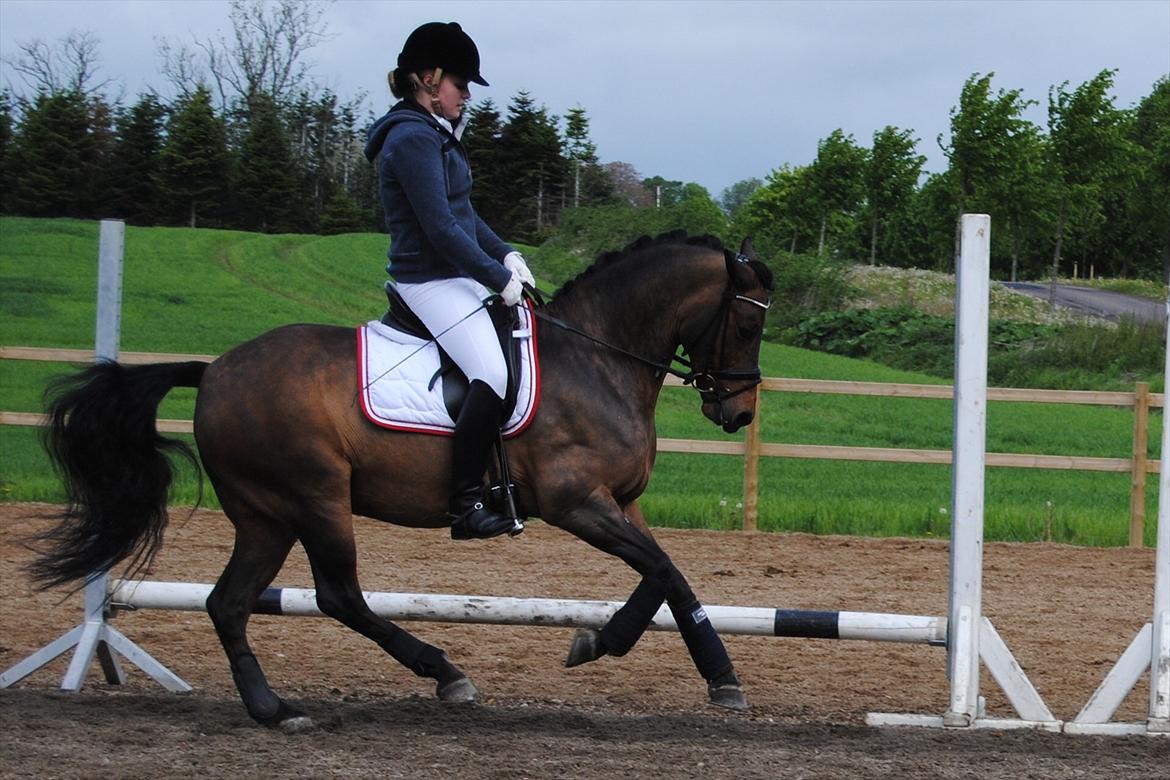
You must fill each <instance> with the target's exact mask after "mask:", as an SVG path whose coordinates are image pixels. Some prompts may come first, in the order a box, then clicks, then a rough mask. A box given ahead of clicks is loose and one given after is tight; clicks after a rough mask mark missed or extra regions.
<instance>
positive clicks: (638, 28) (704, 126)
mask: <svg viewBox="0 0 1170 780" xmlns="http://www.w3.org/2000/svg"><path fill="white" fill-rule="evenodd" d="M327 19H328V29H329V32H330V35H331V37H330V39H329V40H328V41H327V42H325V43H322V44H321V45H319V46H318V47H317V48H315V49H313V50H312V51H311V52H310V53H309V60H310V61H311V62H312V64H313V69H314V73H315V75H316V77H317V79H318V80H319V81H320V82H321V83H323V84H325V85H327V86H329V87H331V88H332V89H334V90H335V91H336V92H337V93H338V94H339V95H341V96H342V97H343V98H348V97H352V96H354V95H356V94H357V93H358V91H359V90H363V91H365V92H366V93H367V95H368V96H369V98H368V100H367V106H368V107H369V108H370V110H371V111H376V112H377V113H379V114H380V113H381V112H382V111H383V110H384V109H385V108H386V107H387V106H388V105H389V103H390V95H389V91H388V90H387V88H386V85H385V84H386V82H385V75H386V71H387V69H388V68H389V67H390V66H391V65H392V64H393V62H394V59H395V57H396V56H397V53H398V51H399V49H400V48H401V45H402V42H403V40H404V39H405V37H406V35H407V34H408V33H409V32H410V31H411V30H412V29H414V27H415V26H417V25H418V24H420V23H422V22H426V21H435V20H438V21H451V20H454V21H458V22H460V23H461V24H462V25H463V27H464V29H465V30H466V31H467V32H468V33H469V34H470V35H471V36H472V37H473V38H474V39H475V41H476V43H477V44H478V45H479V50H480V55H481V58H482V61H483V67H482V71H483V74H484V76H485V77H486V78H487V80H488V81H490V82H491V87H479V88H477V89H476V90H475V91H474V93H473V99H474V100H477V101H478V100H482V99H483V98H486V97H490V98H492V99H493V100H494V101H495V102H496V104H497V105H498V106H500V107H501V108H504V107H506V106H507V104H508V102H509V100H510V99H511V97H512V96H513V95H514V94H515V93H516V92H518V91H519V90H527V91H529V92H530V93H531V94H532V96H533V97H534V98H535V99H536V100H537V102H538V103H541V104H543V105H545V106H547V108H548V109H549V110H550V111H551V112H553V113H555V114H563V113H564V112H565V111H566V110H567V109H569V108H571V107H573V106H574V105H580V106H582V107H584V108H585V109H586V112H587V114H588V116H589V118H590V121H591V130H592V137H593V140H594V142H595V143H596V144H597V147H598V152H599V154H600V156H601V159H602V161H603V162H610V161H615V160H621V161H625V162H629V163H631V164H633V165H634V167H636V168H637V169H638V171H639V172H640V173H641V174H642V175H643V176H652V175H660V176H664V177H666V178H667V179H678V180H681V181H695V182H698V183H700V184H702V185H703V186H705V187H707V189H708V190H710V191H711V194H712V195H714V196H716V197H718V195H719V193H720V192H721V191H722V190H723V188H724V187H727V186H728V185H730V184H732V183H734V182H736V181H739V180H741V179H745V178H749V177H753V176H754V177H758V178H761V179H762V178H764V177H766V176H767V174H768V173H769V172H770V171H771V170H772V169H774V168H776V167H778V166H780V165H782V164H785V163H788V164H791V165H804V164H807V163H809V162H810V161H811V160H812V159H813V157H814V156H815V155H816V144H817V141H818V140H819V139H821V138H824V137H825V136H827V135H828V134H829V133H831V132H832V131H833V130H834V129H836V128H842V129H844V130H845V132H847V133H851V134H852V135H853V136H854V138H855V139H856V141H857V142H858V143H859V144H862V145H869V143H870V142H871V140H872V136H873V133H874V131H875V130H879V129H881V128H882V127H884V126H885V125H888V124H889V125H895V126H898V127H902V128H911V129H913V130H914V131H915V135H916V136H917V137H918V138H919V139H921V140H920V143H919V151H920V153H922V154H924V155H926V157H927V169H928V170H930V171H939V170H941V169H942V168H943V167H944V166H945V161H944V159H943V156H942V154H941V152H940V151H939V148H938V144H937V142H936V138H937V136H938V135H939V134H940V133H946V132H947V130H948V122H949V116H948V112H949V110H950V109H951V107H952V106H954V105H955V104H956V103H957V101H958V95H959V90H960V89H961V87H962V84H963V82H964V80H965V79H966V78H967V77H968V76H970V75H971V74H972V73H975V72H979V73H986V72H988V71H994V72H995V74H996V76H995V80H994V82H993V83H994V85H995V87H996V88H1004V89H1021V90H1023V93H1024V96H1025V97H1026V98H1030V99H1033V100H1036V101H1039V103H1040V105H1039V106H1038V107H1035V108H1033V109H1031V110H1030V113H1029V117H1030V118H1031V119H1032V120H1033V121H1035V122H1037V123H1038V124H1040V125H1042V126H1043V124H1044V121H1045V107H1046V104H1047V94H1048V88H1049V87H1050V86H1052V85H1053V84H1060V83H1061V82H1064V81H1068V82H1071V84H1072V85H1074V86H1075V85H1078V84H1080V83H1082V82H1084V81H1087V80H1088V79H1090V78H1092V77H1093V76H1094V75H1096V74H1097V73H1098V72H1099V71H1101V70H1102V69H1104V68H1116V69H1117V70H1118V74H1117V77H1116V82H1115V91H1114V94H1115V97H1116V99H1117V105H1118V106H1120V107H1130V106H1133V105H1135V104H1136V103H1137V102H1138V101H1139V100H1140V99H1141V98H1142V97H1143V96H1145V95H1147V94H1149V92H1150V90H1151V87H1152V85H1153V84H1154V82H1155V81H1156V80H1157V79H1158V78H1159V77H1162V76H1165V75H1166V74H1167V73H1168V72H1170V0H1111V1H1109V2H1097V1H1096V0H1092V1H1085V2H1070V1H1068V0H1047V1H1046V2H1023V1H1021V2H995V1H993V0H984V1H983V2H957V1H956V2H883V1H880V0H870V1H868V2H854V1H847V0H837V1H835V2H815V3H813V2H699V1H697V0H696V1H692V2H616V1H613V2H570V1H569V0H561V1H559V2H558V1H554V0H543V1H541V2H487V1H483V0H481V1H480V2H443V3H436V2H421V3H415V2H382V1H380V0H337V2H334V3H333V4H332V6H331V7H330V8H329V11H328V13H327ZM228 29H229V26H228V9H227V3H226V2H221V0H0V57H3V58H11V57H13V56H14V54H16V53H17V52H16V48H15V46H16V43H17V42H26V41H30V40H33V39H41V40H44V41H46V42H48V43H52V42H54V41H56V40H58V39H60V38H61V37H63V36H64V35H66V34H68V33H69V32H70V31H71V30H77V31H91V32H93V33H94V34H95V35H96V36H97V37H98V39H99V40H100V42H101V48H100V51H101V56H102V74H103V75H105V76H109V77H114V78H115V79H117V80H118V81H120V82H122V83H124V84H125V85H126V92H127V95H128V97H129V98H131V99H132V98H134V97H135V96H136V95H137V94H139V93H140V92H142V91H144V90H146V89H147V88H148V87H154V88H155V89H157V90H158V91H160V92H162V93H164V94H168V93H169V88H168V86H167V85H166V83H165V82H164V80H163V79H162V78H161V77H160V76H159V75H158V74H157V69H158V65H159V58H158V55H157V45H156V41H157V40H158V39H164V38H165V39H167V40H169V41H171V42H173V43H176V44H178V43H188V44H189V43H190V42H191V41H192V40H193V39H194V38H195V37H198V38H208V37H215V36H217V35H218V33H219V32H225V33H226V32H227V30H228ZM0 83H3V84H10V85H12V86H13V87H14V88H17V89H18V91H23V86H22V85H21V82H19V80H18V78H17V77H16V75H15V74H14V73H13V72H12V70H11V68H9V67H7V66H3V65H0Z"/></svg>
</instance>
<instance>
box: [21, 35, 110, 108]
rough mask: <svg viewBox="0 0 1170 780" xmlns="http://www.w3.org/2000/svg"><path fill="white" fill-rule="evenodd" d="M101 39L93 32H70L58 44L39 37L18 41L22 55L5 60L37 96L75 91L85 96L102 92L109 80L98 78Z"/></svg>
mask: <svg viewBox="0 0 1170 780" xmlns="http://www.w3.org/2000/svg"><path fill="white" fill-rule="evenodd" d="M98 45H99V41H98V38H97V36H96V35H94V34H93V33H92V32H88V31H85V32H71V33H69V34H68V35H66V36H65V37H64V38H62V39H60V40H59V41H57V44H56V45H55V46H49V44H47V43H45V42H44V41H42V40H40V39H39V38H38V39H34V40H31V41H23V42H20V43H17V49H18V50H19V51H20V54H19V55H18V56H16V57H15V58H14V59H5V60H4V62H6V63H7V64H8V65H9V66H10V67H11V68H12V69H13V70H15V71H16V72H17V73H19V74H20V76H21V78H22V79H23V80H24V82H25V84H26V85H28V87H29V88H30V89H31V90H32V92H33V93H35V94H38V95H57V94H62V93H68V92H75V93H77V94H79V95H82V96H84V97H93V96H95V95H98V94H100V93H101V91H102V90H104V89H105V88H106V86H108V85H109V84H110V79H102V80H100V81H99V80H98V76H97V73H98V63H99V62H100V61H101V56H100V55H99V53H98Z"/></svg>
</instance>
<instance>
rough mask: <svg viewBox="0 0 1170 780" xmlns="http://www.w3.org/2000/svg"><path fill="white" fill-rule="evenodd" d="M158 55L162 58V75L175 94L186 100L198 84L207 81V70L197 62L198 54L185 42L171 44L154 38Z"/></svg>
mask: <svg viewBox="0 0 1170 780" xmlns="http://www.w3.org/2000/svg"><path fill="white" fill-rule="evenodd" d="M155 45H156V46H158V55H159V57H160V58H161V59H162V68H161V71H162V75H163V78H165V79H166V80H167V81H168V82H169V83H170V85H171V86H172V87H174V89H175V94H176V95H177V96H178V97H179V98H181V99H182V100H187V99H189V98H190V97H191V95H193V94H194V93H195V89H196V88H197V87H198V86H199V85H200V84H206V83H207V71H206V70H205V69H204V68H203V66H202V65H200V63H199V55H198V54H197V53H196V52H195V51H193V50H192V49H191V48H190V47H188V46H187V45H186V44H178V46H175V45H173V44H172V43H171V42H170V41H168V40H166V39H165V38H163V39H161V40H160V39H157V38H156V39H155Z"/></svg>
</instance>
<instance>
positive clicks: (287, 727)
mask: <svg viewBox="0 0 1170 780" xmlns="http://www.w3.org/2000/svg"><path fill="white" fill-rule="evenodd" d="M315 726H316V724H314V723H313V719H312V718H310V717H309V716H308V715H294V716H293V717H291V718H285V719H284V720H282V721H281V722H280V723H279V724H278V725H277V728H278V729H280V730H281V731H283V732H284V733H285V734H300V733H301V732H303V731H312V730H313V728H314V727H315Z"/></svg>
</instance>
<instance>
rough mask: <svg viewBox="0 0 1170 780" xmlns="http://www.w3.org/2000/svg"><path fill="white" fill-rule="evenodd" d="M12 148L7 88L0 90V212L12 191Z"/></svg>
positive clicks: (5, 209) (10, 97)
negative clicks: (10, 156)
mask: <svg viewBox="0 0 1170 780" xmlns="http://www.w3.org/2000/svg"><path fill="white" fill-rule="evenodd" d="M11 149H12V96H11V95H10V94H9V92H8V90H6V89H5V90H0V214H5V213H7V211H8V200H9V197H10V196H9V193H10V192H12V182H11V177H12V165H11V163H10V162H9V160H8V156H9V153H10V150H11Z"/></svg>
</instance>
